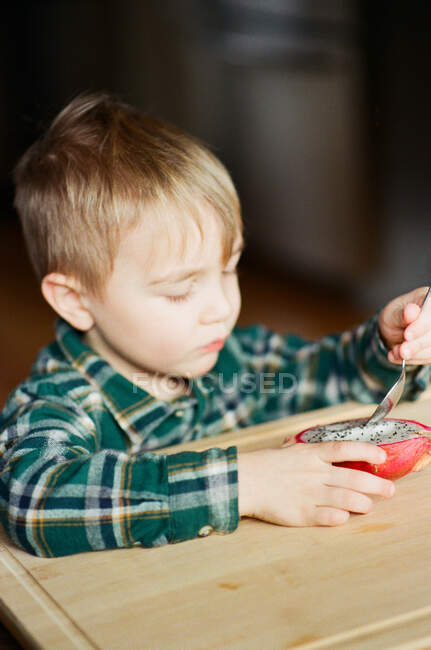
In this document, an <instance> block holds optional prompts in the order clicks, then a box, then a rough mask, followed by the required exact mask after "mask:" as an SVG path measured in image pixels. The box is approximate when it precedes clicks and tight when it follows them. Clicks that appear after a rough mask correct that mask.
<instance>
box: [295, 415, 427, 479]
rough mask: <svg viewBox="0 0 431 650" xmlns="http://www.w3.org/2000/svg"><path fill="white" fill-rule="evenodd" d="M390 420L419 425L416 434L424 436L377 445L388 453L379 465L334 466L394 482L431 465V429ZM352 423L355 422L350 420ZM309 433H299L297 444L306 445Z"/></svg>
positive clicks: (352, 463)
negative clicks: (422, 433) (305, 436)
mask: <svg viewBox="0 0 431 650" xmlns="http://www.w3.org/2000/svg"><path fill="white" fill-rule="evenodd" d="M388 419H391V420H393V421H398V422H412V423H413V424H415V425H417V430H416V433H420V432H421V430H422V431H423V432H424V435H419V437H417V438H408V439H407V440H401V441H398V442H389V443H382V444H380V445H377V446H378V447H381V449H384V450H385V452H386V460H385V462H384V463H380V464H379V465H374V464H372V463H367V462H365V461H346V462H344V463H334V465H337V466H338V467H348V468H350V469H358V470H360V471H362V472H369V473H370V474H375V475H376V476H380V477H381V478H387V479H390V480H392V481H393V480H396V479H398V478H401V477H402V476H405V475H406V474H409V473H410V472H419V471H420V470H422V469H423V468H424V467H426V466H427V465H428V464H429V463H431V427H428V426H426V425H425V424H421V423H420V422H414V421H413V420H402V419H400V418H388ZM346 422H347V421H346ZM350 422H355V420H350ZM312 428H314V427H312ZM307 431H310V429H305V430H304V431H301V432H300V433H298V434H297V435H296V436H295V439H296V442H302V443H305V442H306V441H304V440H302V436H303V435H304V434H305V433H306V432H307Z"/></svg>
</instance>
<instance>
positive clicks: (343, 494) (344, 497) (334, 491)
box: [321, 487, 373, 513]
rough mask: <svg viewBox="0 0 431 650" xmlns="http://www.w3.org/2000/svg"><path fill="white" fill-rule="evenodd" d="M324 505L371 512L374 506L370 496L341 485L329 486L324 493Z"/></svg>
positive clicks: (351, 510) (350, 510)
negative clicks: (340, 486)
mask: <svg viewBox="0 0 431 650" xmlns="http://www.w3.org/2000/svg"><path fill="white" fill-rule="evenodd" d="M321 505H323V506H331V507H332V508H340V509H341V510H348V511H349V512H361V513H366V512H369V511H370V510H371V508H372V506H373V502H372V501H371V499H370V497H367V496H366V495H365V494H361V493H360V492H355V491H354V490H349V489H347V488H339V487H336V488H335V487H328V488H327V489H326V490H325V491H324V493H323V500H322V504H321Z"/></svg>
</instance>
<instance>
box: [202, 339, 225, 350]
mask: <svg viewBox="0 0 431 650" xmlns="http://www.w3.org/2000/svg"><path fill="white" fill-rule="evenodd" d="M223 346H224V339H216V340H215V341H211V343H208V345H205V346H204V348H203V350H205V352H215V351H218V350H221V349H222V347H223Z"/></svg>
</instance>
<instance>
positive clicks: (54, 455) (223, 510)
mask: <svg viewBox="0 0 431 650" xmlns="http://www.w3.org/2000/svg"><path fill="white" fill-rule="evenodd" d="M386 354H387V350H386V349H385V347H384V345H383V343H382V341H381V339H380V337H379V335H378V331H377V317H375V318H373V319H372V320H370V321H369V322H367V323H365V324H363V325H361V326H359V327H357V328H355V329H353V330H352V331H348V332H344V333H342V334H337V335H330V336H327V337H325V338H323V339H321V340H320V341H317V342H307V341H304V340H303V339H301V338H298V337H296V336H287V335H286V336H285V335H280V334H276V333H274V332H271V331H270V330H268V329H267V328H266V327H264V326H260V325H254V326H251V327H246V328H240V327H236V328H235V329H234V331H233V332H232V334H231V336H230V337H229V339H228V340H227V342H226V345H225V347H224V348H223V350H222V351H221V352H220V354H219V358H218V361H217V364H216V365H215V366H214V368H213V369H212V371H211V372H210V373H208V374H207V375H204V376H203V377H200V378H198V379H195V380H193V381H191V390H190V391H189V393H188V394H186V395H183V396H181V397H179V398H177V399H175V400H173V401H163V400H159V399H156V398H154V397H153V396H152V395H150V394H149V393H147V392H146V391H145V390H143V388H142V387H140V386H139V381H136V382H135V383H132V382H130V381H129V380H127V379H126V378H125V377H123V376H122V375H120V374H118V373H117V372H116V371H115V370H114V369H113V368H112V367H111V366H110V365H109V364H108V363H107V362H106V361H104V359H102V358H101V357H100V356H99V355H98V354H96V352H95V351H94V350H93V349H92V348H90V347H88V346H86V345H84V344H83V342H82V339H81V335H80V332H78V331H77V330H74V329H73V328H72V327H70V326H69V325H68V324H67V323H66V322H65V321H64V320H62V319H59V320H58V322H57V326H56V340H55V342H53V343H52V344H51V345H49V346H48V347H46V348H44V349H43V350H41V352H40V353H39V355H38V357H37V359H36V361H35V363H34V365H33V367H32V370H31V373H30V376H29V377H28V378H27V379H26V380H25V381H24V382H23V383H22V384H21V385H19V386H18V387H17V388H16V389H15V390H14V391H13V392H12V393H11V395H10V396H9V399H8V402H7V403H6V405H5V407H4V409H3V411H2V413H1V414H0V521H1V522H2V524H3V526H4V527H5V529H6V531H7V533H8V534H9V536H10V537H11V539H12V540H13V541H14V542H15V543H16V544H17V545H18V546H20V547H22V548H23V549H25V550H27V551H29V552H30V553H34V554H36V555H40V556H48V557H52V556H59V555H67V554H72V553H79V552H82V551H90V550H101V549H108V548H116V547H129V546H134V545H142V546H158V545H162V544H166V543H168V542H179V541H183V540H186V539H190V538H193V537H196V536H199V535H201V536H203V535H205V534H207V533H208V532H209V531H211V530H214V531H218V532H220V533H229V532H231V531H233V530H235V528H236V527H237V525H238V520H239V516H238V502H237V494H238V491H237V464H236V462H237V450H236V447H230V448H229V449H226V450H223V449H219V448H210V449H208V450H207V451H204V452H200V453H198V452H183V453H176V454H173V455H166V454H163V453H158V454H155V453H154V452H153V451H152V450H154V449H159V448H161V447H165V446H168V445H174V444H177V443H180V442H184V441H187V440H195V439H198V438H204V437H208V438H210V437H213V436H216V435H217V434H218V433H221V432H225V431H230V430H233V429H237V428H240V427H246V426H250V425H254V424H259V423H262V422H266V421H269V420H275V419H277V418H280V417H284V416H286V415H289V414H293V413H298V412H300V411H307V410H310V409H315V408H318V407H323V406H327V405H331V404H336V403H338V402H342V401H344V400H347V399H355V400H359V401H362V402H375V401H377V400H379V399H381V398H382V397H383V395H384V393H385V392H386V390H387V388H388V387H389V385H390V384H391V383H392V382H393V381H394V379H395V378H396V376H397V375H398V372H399V368H398V367H395V366H393V365H392V364H391V363H389V362H388V361H387V359H386ZM429 371H430V368H429V367H428V366H424V367H420V368H416V369H411V370H410V372H409V377H408V382H407V389H406V394H407V396H408V398H409V399H415V398H416V397H417V396H418V395H419V393H420V392H421V391H422V390H423V389H424V388H425V387H426V386H427V384H428V380H429ZM208 442H209V443H210V441H208ZM211 442H212V441H211ZM208 446H211V445H210V444H209V445H208Z"/></svg>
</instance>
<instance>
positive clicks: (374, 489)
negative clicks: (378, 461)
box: [325, 466, 395, 498]
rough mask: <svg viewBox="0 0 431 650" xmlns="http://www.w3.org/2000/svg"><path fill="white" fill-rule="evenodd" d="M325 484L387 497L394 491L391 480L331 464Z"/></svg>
mask: <svg viewBox="0 0 431 650" xmlns="http://www.w3.org/2000/svg"><path fill="white" fill-rule="evenodd" d="M325 484H326V485H328V486H332V487H343V488H349V489H350V490H355V491H356V492H362V493H364V494H373V495H376V496H382V497H387V498H389V497H392V496H393V495H394V493H395V485H394V484H393V482H392V481H389V480H388V479H386V478H380V476H374V474H370V473H369V472H362V471H360V470H357V469H350V468H348V467H334V466H332V468H331V471H330V472H329V475H328V478H327V480H326V481H325Z"/></svg>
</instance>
